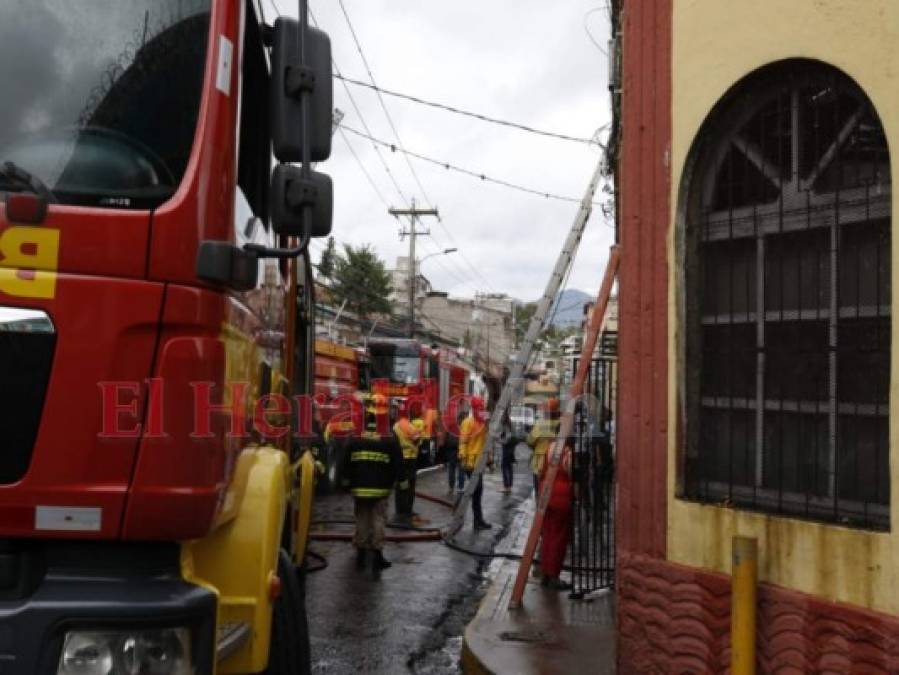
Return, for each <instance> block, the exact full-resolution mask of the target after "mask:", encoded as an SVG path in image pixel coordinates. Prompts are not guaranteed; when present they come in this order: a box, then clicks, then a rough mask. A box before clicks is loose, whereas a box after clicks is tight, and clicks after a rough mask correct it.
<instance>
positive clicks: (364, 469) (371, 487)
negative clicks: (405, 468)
mask: <svg viewBox="0 0 899 675" xmlns="http://www.w3.org/2000/svg"><path fill="white" fill-rule="evenodd" d="M401 465H402V455H401V454H400V448H399V444H398V443H397V442H396V440H395V439H394V438H392V437H386V438H381V437H380V436H378V435H377V434H375V433H371V432H365V433H363V434H362V435H361V436H359V437H355V438H350V439H347V452H346V454H345V455H344V466H343V472H342V476H343V480H344V481H345V482H346V483H347V484H348V486H349V488H350V492H351V493H352V494H353V496H354V497H359V498H361V499H378V498H381V497H387V496H388V495H389V494H390V492H391V490H393V485H394V483H396V481H397V479H398V478H399V476H400V467H401Z"/></svg>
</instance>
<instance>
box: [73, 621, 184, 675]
mask: <svg viewBox="0 0 899 675" xmlns="http://www.w3.org/2000/svg"><path fill="white" fill-rule="evenodd" d="M192 673H193V665H192V659H191V650H190V631H189V630H188V629H187V628H162V629H135V630H123V631H102V632H101V631H70V632H68V633H66V638H65V643H64V645H63V650H62V656H61V657H60V659H59V668H58V669H57V675H192Z"/></svg>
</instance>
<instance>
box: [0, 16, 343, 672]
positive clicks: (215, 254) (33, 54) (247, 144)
mask: <svg viewBox="0 0 899 675" xmlns="http://www.w3.org/2000/svg"><path fill="white" fill-rule="evenodd" d="M76 5H77V6H76ZM271 18H272V17H269V19H271ZM305 23H306V21H305V19H302V20H301V21H299V22H297V21H288V20H284V19H279V20H278V21H276V22H275V24H274V26H267V25H266V24H265V22H264V19H263V16H262V5H261V4H260V3H259V2H258V0H246V1H245V2H244V1H241V0H130V1H129V2H122V1H121V0H92V1H91V2H85V3H75V4H73V3H71V2H68V1H67V0H29V2H25V3H19V2H15V3H9V2H6V3H0V36H2V37H0V85H2V88H3V91H4V94H3V96H2V98H0V382H2V387H0V437H2V439H3V441H2V450H3V452H2V454H0V673H3V674H6V673H10V674H13V673H14V674H16V675H19V674H22V675H31V674H37V673H40V674H44V673H59V674H70V673H79V674H80V675H120V674H125V673H129V674H137V673H154V674H157V675H162V674H166V675H188V674H196V675H204V674H207V673H213V672H219V673H258V672H268V673H288V672H289V673H301V672H308V669H309V656H308V637H307V634H306V626H305V612H304V609H303V590H302V577H301V576H300V575H298V573H297V565H298V563H299V562H300V561H301V559H302V556H303V548H304V545H305V528H306V527H307V526H308V513H309V499H310V494H311V488H312V460H311V458H310V457H309V453H308V452H307V451H306V450H305V449H304V447H303V445H302V442H301V441H300V440H297V435H296V434H289V435H287V436H284V435H283V434H281V433H280V432H279V433H275V431H274V427H273V424H274V422H275V421H277V420H278V419H281V418H286V417H289V416H288V415H286V413H287V411H285V410H280V409H279V410H278V411H277V412H278V414H277V415H270V414H261V415H259V414H257V415H256V417H255V420H254V418H253V416H251V415H248V416H247V417H246V418H245V419H246V420H247V421H246V423H244V422H243V421H242V415H243V413H245V412H249V411H253V410H256V411H257V412H258V410H259V407H258V406H256V405H255V403H256V401H257V400H258V399H259V398H260V397H264V396H265V395H267V394H282V395H287V396H295V395H298V394H308V393H310V390H311V384H312V373H313V371H312V368H311V366H312V361H313V354H314V344H313V343H314V340H313V339H312V330H313V326H314V320H313V316H312V312H313V304H312V293H311V272H310V264H309V257H308V253H307V252H306V250H305V247H306V245H307V244H308V241H309V238H310V236H320V235H323V234H326V233H327V232H328V230H329V229H330V202H331V197H330V182H329V181H328V179H327V178H326V177H324V176H323V175H322V174H315V173H312V172H311V170H310V168H309V166H310V162H311V161H320V160H323V159H326V158H327V155H328V154H329V152H330V111H331V107H332V104H331V75H330V46H329V44H328V41H327V36H326V35H324V34H323V33H320V32H318V31H314V30H313V29H308V30H306V28H305ZM301 26H302V28H301ZM273 152H274V155H275V158H276V159H277V160H278V162H302V165H303V166H302V168H299V167H294V166H290V165H288V164H283V163H281V164H278V165H277V166H276V167H275V168H274V171H273V166H272V164H273V162H272V153H273ZM264 400H265V399H263V401H264ZM217 406H218V407H217ZM265 410H268V408H264V410H263V413H264V412H265Z"/></svg>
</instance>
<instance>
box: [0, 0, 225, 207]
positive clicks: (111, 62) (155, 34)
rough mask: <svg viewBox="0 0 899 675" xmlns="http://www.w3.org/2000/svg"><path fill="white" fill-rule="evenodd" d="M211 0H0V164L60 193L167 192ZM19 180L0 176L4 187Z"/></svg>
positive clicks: (133, 197)
mask: <svg viewBox="0 0 899 675" xmlns="http://www.w3.org/2000/svg"><path fill="white" fill-rule="evenodd" d="M210 2H211V0H127V1H125V0H91V1H90V2H76V3H73V2H71V0H27V2H26V1H24V0H13V1H12V2H0V91H2V96H0V164H2V163H3V162H6V161H11V162H14V163H15V164H16V165H18V166H20V167H22V168H23V169H24V170H25V171H27V172H29V173H30V174H32V175H33V176H35V177H36V178H37V179H39V180H41V181H43V183H45V184H46V185H47V186H48V187H49V188H50V190H51V191H52V193H53V196H54V197H55V199H56V201H58V202H61V203H65V204H76V205H85V206H105V207H111V208H126V209H127V208H141V209H143V208H154V207H156V206H158V205H159V204H161V203H163V202H164V201H166V200H167V199H169V198H170V197H171V196H172V195H173V194H174V192H175V190H176V189H177V187H178V184H179V183H180V181H181V179H182V178H183V176H184V172H185V170H186V168H187V163H188V159H189V157H190V153H191V147H192V145H193V139H194V132H195V129H196V124H197V117H198V113H199V106H200V95H201V93H202V90H203V73H204V66H205V59H206V49H207V41H208V37H207V34H208V32H209V13H210ZM21 189H24V188H23V186H22V185H21V184H20V183H17V182H16V181H12V180H9V179H4V178H3V177H2V176H0V192H9V191H18V190H21Z"/></svg>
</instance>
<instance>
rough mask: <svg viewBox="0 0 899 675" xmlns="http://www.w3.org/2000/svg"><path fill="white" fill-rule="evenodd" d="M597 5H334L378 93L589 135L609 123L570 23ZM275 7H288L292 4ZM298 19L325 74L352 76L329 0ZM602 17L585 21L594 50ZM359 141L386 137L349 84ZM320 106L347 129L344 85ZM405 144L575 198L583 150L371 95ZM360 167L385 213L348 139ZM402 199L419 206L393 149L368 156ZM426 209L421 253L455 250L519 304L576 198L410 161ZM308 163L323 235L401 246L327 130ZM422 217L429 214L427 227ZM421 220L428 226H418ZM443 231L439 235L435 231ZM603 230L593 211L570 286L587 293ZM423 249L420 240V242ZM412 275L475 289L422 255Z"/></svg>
mask: <svg viewBox="0 0 899 675" xmlns="http://www.w3.org/2000/svg"><path fill="white" fill-rule="evenodd" d="M601 2H602V0H568V1H567V2H564V3H561V2H546V1H545V0H544V1H538V0H518V1H517V2H515V3H509V2H507V1H505V0H481V2H471V0H460V1H459V2H454V3H451V2H434V1H433V0H432V1H427V0H344V3H345V5H346V8H347V10H348V12H349V14H350V18H351V20H352V21H353V25H354V27H355V29H356V33H357V35H358V36H359V39H360V41H361V43H362V47H363V49H364V50H365V56H366V58H367V59H368V62H369V64H370V65H371V68H372V71H373V73H374V76H375V79H376V81H377V83H378V84H379V85H380V86H382V87H385V88H388V89H393V90H396V91H400V92H404V93H409V94H413V95H416V96H419V97H421V98H425V99H429V100H434V101H438V102H443V103H447V104H450V105H454V106H457V107H460V108H465V109H469V110H472V111H475V112H480V113H483V114H487V115H491V116H494V117H499V118H504V119H508V120H512V121H516V122H520V123H522V124H526V125H528V126H532V127H537V128H542V129H547V130H554V131H559V132H561V133H566V134H570V135H574V136H586V137H589V136H591V135H592V134H593V132H594V130H595V129H596V128H597V127H599V126H600V125H602V124H604V123H605V122H607V121H608V119H609V109H608V96H607V86H606V70H607V59H606V57H605V56H604V55H603V54H602V53H600V52H599V51H598V50H597V49H596V47H595V46H594V45H593V44H592V43H591V42H590V40H589V39H588V37H587V35H586V34H585V32H584V26H583V20H584V15H585V14H586V12H588V11H589V10H590V9H592V8H594V7H596V6H597V5H598V4H600V3H601ZM278 4H279V5H280V6H281V7H282V8H283V9H284V10H286V11H288V12H289V13H291V14H294V15H295V14H296V11H297V9H296V3H295V2H294V1H293V0H278ZM311 7H312V10H313V12H314V14H315V16H316V18H317V20H318V22H319V24H320V25H321V27H322V28H323V29H324V30H326V31H328V33H329V34H330V35H331V40H332V48H333V53H334V58H335V60H336V62H337V65H338V67H339V68H340V69H341V71H342V72H343V73H344V74H345V75H347V76H350V77H354V78H357V79H361V80H366V79H367V75H366V72H365V69H364V66H363V64H362V61H361V59H360V57H359V54H358V52H357V51H356V46H355V44H354V42H353V40H352V36H351V34H350V32H349V30H348V28H347V24H346V21H345V20H344V17H343V14H342V12H341V10H340V6H339V4H338V2H336V0H312V3H311ZM604 19H607V16H606V15H605V14H604V13H596V14H594V15H593V16H592V17H591V20H590V27H591V30H593V32H594V34H595V36H596V38H597V40H598V41H599V42H600V44H604V43H605V41H606V40H607V38H608V34H607V31H608V26H607V21H605V20H604ZM350 91H351V92H352V94H353V97H354V98H355V100H356V102H357V104H358V105H359V108H360V109H361V111H362V114H363V116H364V118H365V120H366V122H367V123H368V125H369V127H370V128H371V130H372V133H373V134H374V135H375V136H377V137H379V138H382V139H384V140H386V141H389V142H393V140H394V138H393V135H392V131H391V129H390V126H389V123H388V121H387V119H386V117H385V115H384V112H383V110H382V109H381V106H380V103H379V101H378V98H377V96H376V95H375V94H374V93H373V92H371V91H368V90H364V89H360V88H358V87H354V86H353V85H350ZM334 93H335V105H336V106H337V107H339V108H340V109H341V110H343V111H344V112H346V118H345V120H344V121H345V123H346V124H348V125H350V126H352V127H354V128H358V129H361V128H362V123H361V121H360V119H359V116H358V114H357V113H356V111H355V110H354V108H353V106H352V104H351V103H350V101H349V100H348V98H347V95H346V92H345V90H344V88H343V87H342V86H341V85H340V84H339V83H337V82H335V89H334ZM384 101H385V103H386V105H387V107H388V110H389V111H390V114H391V115H392V117H393V120H394V122H395V124H396V126H397V129H398V130H399V133H400V136H401V138H402V140H403V143H404V144H405V146H406V148H408V149H409V150H412V151H415V152H419V153H421V154H424V155H428V156H431V157H434V158H437V159H440V160H444V161H447V162H451V163H453V164H456V165H458V166H462V167H465V168H470V169H473V170H476V171H479V172H483V173H485V174H487V175H489V176H493V177H496V178H500V179H503V180H507V181H510V182H513V183H519V184H522V185H526V186H528V187H534V188H536V189H539V190H543V191H547V192H553V193H558V194H562V195H566V196H572V197H576V198H580V197H581V196H582V194H583V191H584V189H585V188H586V186H587V181H588V180H589V178H590V175H591V173H592V171H593V168H594V166H595V163H596V161H597V159H598V152H597V151H596V150H595V149H594V148H589V147H586V146H582V145H579V144H574V143H566V142H563V141H557V140H550V139H545V138H541V137H538V136H534V135H532V134H527V133H523V132H521V131H517V130H514V129H508V128H505V127H500V126H496V125H491V124H486V123H483V122H479V121H476V120H472V119H469V118H465V117H460V116H457V115H452V114H449V113H446V112H442V111H437V110H432V109H430V108H426V107H423V106H420V105H417V104H414V103H409V102H405V101H401V100H399V99H396V98H392V97H389V96H385V98H384ZM350 143H352V145H353V147H354V148H355V150H356V152H357V154H358V155H359V157H360V159H361V161H362V163H363V164H364V165H365V168H366V170H367V171H368V173H369V174H370V175H371V176H372V178H373V179H374V181H375V182H376V183H377V185H378V187H379V189H380V191H381V192H382V193H383V194H384V196H385V197H386V199H387V200H388V201H389V202H390V204H391V205H396V206H399V205H400V203H401V202H400V197H399V195H398V194H397V192H396V190H395V189H394V187H393V185H392V183H391V181H390V179H389V178H388V175H387V174H386V172H385V170H384V167H383V165H382V163H381V161H380V159H379V158H378V156H377V154H376V152H375V151H374V149H373V148H372V145H371V144H370V143H368V142H366V141H364V140H362V139H360V138H356V137H353V136H350ZM382 155H383V157H384V158H385V160H386V162H387V163H388V165H389V167H390V169H391V171H392V172H393V174H394V176H395V177H396V180H397V182H398V183H399V185H400V187H401V189H402V191H403V192H404V194H405V195H406V196H407V197H409V196H413V195H414V196H415V197H416V198H417V200H418V201H423V199H424V197H423V195H422V194H421V192H420V191H419V190H418V188H417V185H416V183H415V181H414V179H413V177H412V176H411V175H410V171H409V169H408V167H407V165H406V163H405V161H404V160H403V159H402V157H401V156H400V155H399V154H398V153H390V152H389V151H386V152H382ZM410 161H411V162H412V163H413V166H414V167H415V170H416V172H417V173H418V176H419V178H420V180H421V182H422V184H423V185H424V188H425V190H426V191H427V193H428V195H429V196H430V197H431V199H432V200H433V201H434V202H435V203H436V204H437V206H438V207H439V208H440V213H441V215H442V217H443V223H442V225H439V224H437V223H436V222H432V223H430V229H431V232H432V235H433V236H432V237H424V238H422V239H421V240H420V242H421V248H420V251H421V254H422V255H425V254H427V253H430V252H433V251H437V250H441V249H443V248H446V247H451V246H455V245H458V247H459V248H460V249H461V250H462V252H463V253H464V255H465V257H466V258H467V259H468V260H469V261H470V262H471V264H472V265H473V266H474V267H476V268H477V269H478V270H479V271H480V273H481V274H482V275H483V276H484V277H486V279H487V281H488V282H489V286H490V289H491V290H496V291H504V292H508V293H510V294H512V295H514V296H517V297H521V298H525V299H533V298H536V297H537V296H539V295H540V293H541V292H542V289H543V287H544V285H545V283H546V280H547V278H548V276H549V273H550V270H551V269H552V266H553V263H554V262H555V259H556V256H557V255H558V253H559V250H560V248H561V245H562V241H563V239H564V237H565V235H566V233H567V231H568V228H569V226H570V225H571V222H572V219H573V218H574V215H575V212H576V210H577V205H576V204H573V203H565V202H559V201H554V200H546V199H543V198H540V197H536V196H532V195H527V194H523V193H519V192H515V191H512V190H509V189H507V188H503V187H499V186H495V185H491V184H488V183H483V182H481V181H478V180H475V179H473V178H470V177H467V176H463V175H460V174H457V173H454V172H449V171H446V170H445V169H442V168H439V167H436V166H433V165H430V164H426V163H423V162H420V161H418V160H415V159H411V160H410ZM320 170H323V171H325V172H327V173H329V174H330V175H331V176H332V178H333V179H334V184H335V213H334V235H335V237H336V238H337V240H338V241H341V242H351V243H363V242H368V243H372V244H374V246H375V248H376V250H377V251H378V254H379V255H380V256H381V257H382V258H384V259H386V260H387V262H388V263H389V264H392V263H393V260H394V258H395V257H396V256H398V255H404V254H406V253H407V250H408V248H407V244H406V243H405V242H404V243H400V241H399V239H398V237H397V231H398V229H399V223H398V222H397V221H395V220H394V219H393V218H392V217H390V216H389V215H388V214H387V212H386V207H385V205H384V204H383V202H382V201H381V200H380V198H379V197H378V196H377V194H375V192H374V191H373V190H372V188H371V186H370V185H369V183H368V181H367V180H366V178H365V176H364V175H363V174H362V172H361V170H360V168H359V166H358V165H357V163H356V161H355V160H354V159H353V157H352V155H351V154H350V152H349V151H348V149H347V147H346V145H345V143H344V141H343V140H342V139H341V138H340V136H339V135H338V136H337V137H335V139H334V150H333V154H332V157H331V159H330V160H329V161H328V162H326V163H324V164H323V165H322V166H321V167H320ZM429 220H431V219H429ZM425 224H426V225H427V224H428V223H425ZM447 232H450V233H451V236H450V235H448V234H447ZM612 234H613V231H612V229H611V228H610V227H608V226H607V225H605V224H604V222H603V219H602V217H601V212H600V210H599V209H598V208H597V209H595V212H594V216H593V218H592V219H591V221H590V224H589V225H588V230H587V234H586V236H585V238H584V241H583V242H582V245H581V250H580V251H579V253H578V258H577V261H576V263H575V269H574V271H573V273H572V277H571V281H570V284H569V285H570V286H571V287H575V288H582V289H584V290H586V291H588V292H590V293H591V294H592V293H593V292H594V291H595V289H596V288H597V287H598V285H599V282H600V279H601V276H602V271H603V265H604V262H605V259H606V256H607V253H608V247H609V245H610V244H611V241H612ZM429 240H430V241H429ZM423 272H424V273H425V274H426V275H427V276H428V277H429V278H430V279H431V281H432V283H433V284H434V286H435V288H438V289H443V290H449V291H450V292H451V293H453V294H457V295H463V294H470V293H472V292H473V291H474V290H487V288H486V284H485V283H484V281H483V280H482V279H481V278H480V277H478V276H475V275H474V274H473V273H472V272H471V270H470V268H469V266H468V265H467V264H466V263H465V262H464V261H463V260H462V259H461V258H460V257H459V254H458V253H457V254H452V255H449V256H444V257H440V258H432V259H430V260H428V261H427V262H426V263H425V264H424V269H423Z"/></svg>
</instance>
